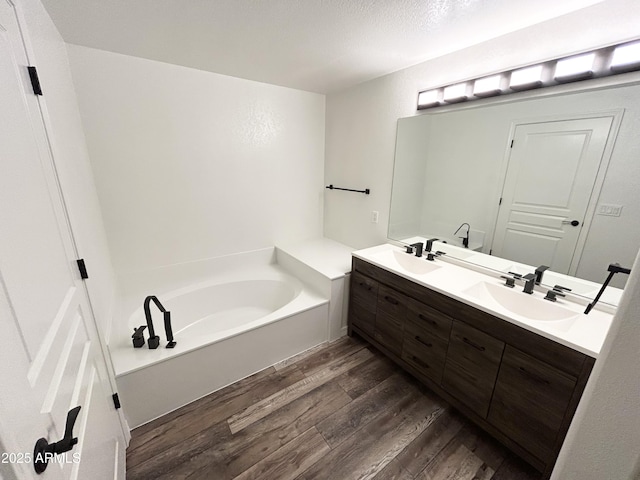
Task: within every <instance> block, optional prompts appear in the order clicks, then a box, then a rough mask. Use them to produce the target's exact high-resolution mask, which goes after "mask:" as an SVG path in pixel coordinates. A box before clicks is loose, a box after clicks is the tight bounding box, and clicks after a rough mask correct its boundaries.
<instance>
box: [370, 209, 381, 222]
mask: <svg viewBox="0 0 640 480" xmlns="http://www.w3.org/2000/svg"><path fill="white" fill-rule="evenodd" d="M379 216H380V214H379V213H378V211H377V210H374V211H372V212H371V223H378V217H379Z"/></svg>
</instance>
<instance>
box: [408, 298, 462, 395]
mask: <svg viewBox="0 0 640 480" xmlns="http://www.w3.org/2000/svg"><path fill="white" fill-rule="evenodd" d="M452 322H453V320H452V319H451V317H449V316H447V315H444V314H442V313H440V312H438V311H437V310H434V309H432V308H430V307H428V306H426V305H424V304H421V303H419V302H416V301H415V300H411V299H408V300H407V316H406V320H405V324H404V336H403V341H402V360H403V361H405V362H406V363H407V364H409V365H411V366H412V367H413V368H414V369H415V370H416V371H418V372H420V373H421V374H422V375H424V376H426V377H428V378H430V379H431V380H433V381H435V382H438V383H439V382H440V379H441V378H442V372H443V370H444V364H445V358H446V356H447V348H448V345H449V334H450V332H451V324H452Z"/></svg>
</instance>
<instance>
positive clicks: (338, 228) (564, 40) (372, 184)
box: [324, 0, 640, 248]
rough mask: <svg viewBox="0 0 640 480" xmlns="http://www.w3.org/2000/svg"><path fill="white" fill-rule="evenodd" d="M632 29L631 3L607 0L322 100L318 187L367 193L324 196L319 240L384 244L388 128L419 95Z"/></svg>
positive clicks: (637, 20)
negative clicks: (366, 191)
mask: <svg viewBox="0 0 640 480" xmlns="http://www.w3.org/2000/svg"><path fill="white" fill-rule="evenodd" d="M638 24H640V9H638V8H637V0H608V1H604V2H601V3H598V4H596V5H593V6H591V7H588V8H585V9H583V10H581V11H579V12H575V13H574V14H571V15H569V16H564V17H559V18H557V19H554V20H551V21H549V22H545V23H543V24H539V25H536V26H533V27H530V28H528V29H525V30H523V31H520V32H514V33H512V34H508V35H505V36H503V37H499V38H496V39H494V40H491V41H488V42H485V43H483V44H480V45H477V46H474V47H470V48H467V49H465V50H461V51H458V52H455V53H452V54H450V55H446V56H443V57H439V58H436V59H433V60H430V61H427V62H424V63H421V64H419V65H416V66H414V67H411V68H407V69H404V70H400V71H399V72H396V73H393V74H390V75H387V76H384V77H381V78H378V79H375V80H372V81H369V82H366V83H363V84H360V85H357V86H355V87H353V88H350V89H347V90H344V91H341V92H337V93H334V94H331V95H328V96H327V127H326V131H327V140H326V163H325V178H326V181H327V183H333V184H336V185H339V184H344V185H346V186H350V185H353V186H355V187H359V188H360V187H361V188H364V187H368V188H370V189H371V195H369V196H364V195H356V194H344V195H340V194H338V193H337V192H329V193H327V194H326V195H325V217H324V218H325V221H324V233H325V236H327V237H329V238H332V239H334V240H337V241H340V242H342V243H345V244H347V245H352V246H354V247H356V248H363V247H367V246H371V245H374V244H377V243H381V242H384V241H385V240H386V238H387V231H386V230H387V223H388V217H389V199H390V196H391V178H392V175H393V159H394V151H395V140H396V123H397V120H398V118H402V117H407V116H410V115H416V114H417V113H418V112H417V111H416V102H417V95H418V92H419V91H421V90H425V89H428V88H430V87H438V86H441V85H447V84H451V83H455V82H457V81H460V80H464V79H469V78H476V77H479V76H482V75H485V74H489V73H493V72H497V71H503V70H509V69H511V68H514V67H517V66H520V65H526V64H529V63H535V62H538V61H541V60H547V59H551V58H555V57H559V56H563V55H568V54H571V53H573V52H577V51H583V50H586V49H589V48H596V47H599V46H602V45H608V44H613V43H618V42H621V41H626V40H630V39H633V38H637V36H638V29H637V25H638ZM372 210H378V211H379V212H380V222H379V223H378V224H374V223H371V221H370V218H371V211H372Z"/></svg>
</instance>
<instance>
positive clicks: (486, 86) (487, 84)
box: [473, 74, 502, 97]
mask: <svg viewBox="0 0 640 480" xmlns="http://www.w3.org/2000/svg"><path fill="white" fill-rule="evenodd" d="M501 82H502V75H500V74H498V75H491V76H490V77H484V78H479V79H478V80H476V81H475V82H474V83H473V94H474V95H475V96H476V97H491V96H493V95H498V94H499V93H501V92H502V89H501V88H500V83H501Z"/></svg>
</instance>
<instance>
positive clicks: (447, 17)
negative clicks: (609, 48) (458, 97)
mask: <svg viewBox="0 0 640 480" xmlns="http://www.w3.org/2000/svg"><path fill="white" fill-rule="evenodd" d="M42 1H43V3H44V5H45V7H46V9H47V11H48V12H49V14H50V15H51V17H52V19H53V21H54V23H55V24H56V26H57V27H58V30H59V31H60V33H61V35H62V36H63V38H64V40H65V41H66V42H67V43H72V44H76V45H82V46H86V47H92V48H97V49H101V50H107V51H111V52H117V53H122V54H126V55H132V56H137V57H142V58H147V59H152V60H158V61H162V62H168V63H173V64H177V65H183V66H187V67H192V68H197V69H200V70H208V71H211V72H216V73H221V74H225V75H231V76H236V77H241V78H246V79H250V80H256V81H260V82H266V83H271V84H275V85H282V86H287V87H292V88H297V89H300V90H307V91H312V92H318V93H330V92H334V91H338V90H342V89H345V88H348V87H350V86H353V85H356V84H358V83H361V82H364V81H367V80H370V79H373V78H376V77H379V76H381V75H385V74H387V73H391V72H394V71H397V70H400V69H402V68H406V67H409V66H411V65H415V64H417V63H420V62H423V61H426V60H428V59H431V58H435V57H438V56H441V55H444V54H447V53H450V52H452V51H455V50H459V49H462V48H465V47H468V46H471V45H474V44H478V43H481V42H484V41H486V40H489V39H491V38H495V37H498V36H501V35H504V34H507V33H510V32H513V31H516V30H520V29H523V28H526V27H529V26H532V25H534V24H538V23H541V22H544V21H546V20H549V19H552V18H555V17H558V16H561V15H565V14H569V13H571V12H573V11H576V10H579V9H581V8H584V7H586V6H589V5H593V4H595V3H599V2H600V1H602V0H560V1H559V0H535V1H532V0H80V1H79V0H42Z"/></svg>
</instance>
